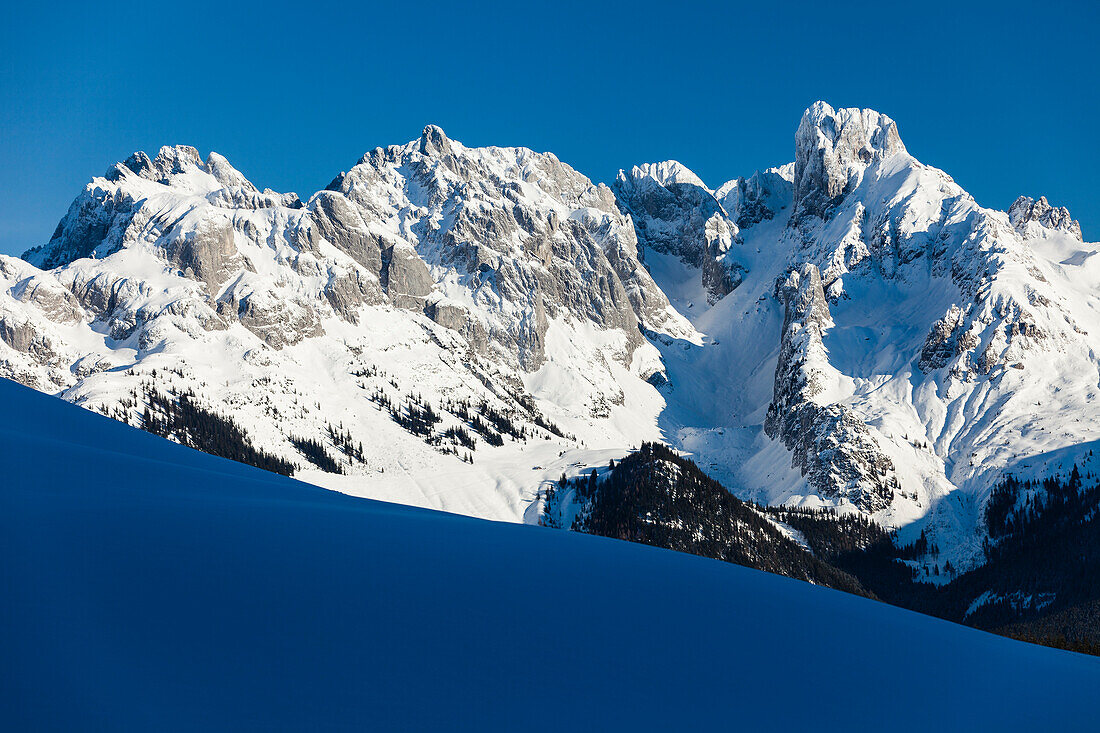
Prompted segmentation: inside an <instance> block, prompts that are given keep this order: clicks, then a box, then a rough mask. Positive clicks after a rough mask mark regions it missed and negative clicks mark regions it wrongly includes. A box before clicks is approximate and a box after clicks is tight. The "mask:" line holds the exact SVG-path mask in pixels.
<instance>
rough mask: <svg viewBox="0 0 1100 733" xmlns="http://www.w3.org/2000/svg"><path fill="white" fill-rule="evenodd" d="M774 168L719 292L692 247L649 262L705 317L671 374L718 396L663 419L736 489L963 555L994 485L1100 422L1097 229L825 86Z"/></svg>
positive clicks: (679, 301)
mask: <svg viewBox="0 0 1100 733" xmlns="http://www.w3.org/2000/svg"><path fill="white" fill-rule="evenodd" d="M781 172H789V173H790V176H789V178H786V177H784V176H783V175H782V174H781ZM758 176H759V174H758ZM754 178H756V180H757V181H759V180H760V178H758V177H754ZM748 180H749V181H752V180H753V179H752V178H750V179H748ZM770 180H771V181H772V184H771V185H770V186H769V195H770V196H771V197H772V200H774V202H775V204H778V205H775V204H772V205H769V206H768V207H767V211H768V212H771V213H772V214H773V216H774V217H775V218H767V217H766V216H765V217H756V219H757V221H756V222H753V221H751V220H749V221H745V222H743V224H742V223H739V224H738V230H739V237H738V241H737V243H736V244H735V245H734V246H733V247H732V248H731V250H730V252H729V256H730V257H732V258H734V259H736V260H737V261H738V262H740V263H742V264H743V265H744V267H745V275H744V279H743V282H742V283H741V285H740V287H738V288H737V289H736V290H734V291H733V292H732V293H730V294H729V295H727V296H726V297H725V298H724V299H723V300H721V301H720V302H718V303H717V304H716V305H714V306H713V307H711V308H709V309H707V308H703V309H700V308H698V307H695V304H696V303H697V302H698V301H697V300H695V299H693V297H692V295H691V293H690V289H689V288H686V287H685V284H686V283H689V282H690V279H689V275H688V274H686V273H683V274H681V270H682V265H679V264H678V265H676V266H670V265H668V264H666V263H659V265H658V266H656V267H653V268H652V269H653V272H654V273H655V275H656V277H657V280H658V282H659V283H660V284H661V285H662V286H663V287H666V291H667V292H669V294H670V297H671V298H672V301H673V303H674V304H675V305H677V306H680V307H682V306H684V305H685V304H686V305H690V306H692V307H690V308H685V309H684V312H685V313H687V314H688V315H689V316H690V317H691V318H692V320H693V322H694V323H695V325H696V326H697V327H698V328H699V330H700V331H701V332H703V333H704V335H705V338H704V346H703V347H701V348H699V349H697V350H696V351H697V352H698V353H693V354H688V355H684V356H680V355H677V354H675V353H673V350H671V349H666V350H665V358H666V362H667V363H668V365H669V370H668V372H669V378H670V380H671V383H672V384H673V385H676V384H678V383H679V384H683V385H688V384H700V383H701V384H706V385H707V388H706V389H705V390H704V391H705V392H706V393H707V394H708V395H723V396H726V395H728V397H729V399H728V401H724V400H719V401H718V403H719V404H720V405H722V409H715V408H709V407H707V406H703V405H700V406H698V407H697V408H695V409H686V408H687V406H688V404H687V403H684V404H680V405H676V406H670V409H669V410H668V411H667V412H666V414H665V415H664V416H663V418H664V419H665V420H666V425H667V431H668V432H669V433H670V434H672V435H674V436H675V438H674V440H675V441H676V442H678V443H679V444H680V445H682V446H683V447H685V448H687V449H689V450H692V451H694V452H696V453H697V454H698V455H699V456H700V459H701V460H700V462H701V464H702V465H704V466H709V467H710V469H711V470H712V471H714V472H716V473H718V474H719V475H720V476H721V477H722V478H723V479H725V480H726V481H727V482H728V483H730V484H731V485H732V486H736V487H739V491H741V492H744V493H745V494H746V495H748V496H753V497H756V498H759V499H763V500H766V501H769V502H791V503H800V504H802V503H808V504H811V505H816V504H818V503H826V504H830V505H839V506H842V507H845V506H846V507H853V508H855V509H857V510H860V511H864V512H867V513H870V514H872V515H873V516H875V517H876V518H878V519H879V520H880V521H882V522H883V523H885V524H887V525H889V526H894V527H900V528H902V531H901V536H902V538H903V539H906V538H907V537H908V533H911V532H917V531H919V529H921V528H924V527H925V526H927V528H928V530H929V533H930V536H932V537H934V538H935V539H936V541H937V542H938V544H939V545H940V547H941V548H951V549H950V550H949V552H948V554H949V555H950V556H952V557H953V564H955V565H956V566H959V565H962V566H965V565H966V564H968V563H969V562H973V561H974V560H975V559H976V558H977V552H978V544H977V534H976V526H977V525H978V523H979V519H980V510H981V507H982V505H983V504H984V501H985V499H986V497H987V495H988V491H989V489H990V487H991V486H992V485H993V484H994V483H995V482H996V481H997V480H998V479H999V478H1000V477H1001V476H1003V475H1004V473H1005V472H1011V471H1015V470H1018V467H1019V466H1020V465H1021V463H1023V462H1024V461H1025V460H1027V461H1028V462H1029V465H1030V466H1031V467H1032V469H1034V465H1035V464H1036V463H1041V462H1042V461H1043V458H1042V456H1043V455H1044V454H1047V453H1049V452H1051V451H1055V450H1060V449H1066V448H1068V447H1072V446H1075V445H1076V446H1081V445H1083V444H1084V443H1086V442H1088V441H1091V440H1094V439H1096V437H1097V434H1098V432H1100V422H1098V421H1097V420H1096V417H1095V415H1094V414H1093V412H1094V411H1092V410H1090V408H1089V404H1090V403H1091V401H1092V400H1093V399H1094V398H1095V397H1096V395H1097V391H1098V387H1097V383H1098V376H1100V371H1098V366H1100V364H1098V359H1097V357H1096V353H1098V352H1097V350H1098V349H1100V342H1098V341H1097V338H1098V337H1097V333H1098V329H1100V301H1098V300H1097V298H1096V296H1095V289H1094V288H1095V286H1096V284H1097V277H1096V272H1097V270H1096V267H1097V265H1096V260H1095V258H1094V255H1095V253H1096V246H1095V245H1087V244H1083V243H1082V242H1081V241H1080V239H1079V238H1077V237H1076V236H1075V234H1076V230H1075V229H1074V227H1073V226H1072V220H1071V219H1070V218H1069V215H1068V212H1063V211H1060V210H1057V209H1053V208H1052V207H1050V206H1049V205H1048V204H1046V202H1045V201H1043V200H1040V201H1039V202H1031V203H1028V202H1027V201H1024V202H1022V203H1021V202H1018V203H1017V205H1016V206H1014V207H1013V212H1012V214H1011V216H1009V215H1006V214H1005V213H1002V212H997V211H992V210H988V209H983V208H981V207H980V206H979V205H978V204H977V203H976V202H975V201H974V200H973V198H972V197H970V196H969V195H968V194H967V193H966V192H965V191H963V190H962V189H961V188H959V186H957V185H956V184H955V183H954V181H953V180H952V179H951V178H950V177H949V176H948V175H946V174H945V173H943V172H942V171H939V170H936V169H934V168H931V167H929V166H926V165H924V164H922V163H920V162H918V161H916V160H915V159H913V158H912V156H910V155H909V154H908V152H907V151H906V149H905V147H904V145H903V144H902V142H901V140H900V138H899V137H898V132H897V126H896V125H895V124H894V122H893V121H892V120H890V119H889V118H888V117H885V116H884V115H880V114H878V113H875V112H872V111H869V110H854V109H853V110H833V109H832V108H831V107H829V106H828V105H825V104H823V103H818V104H815V105H814V106H813V107H811V108H810V109H809V110H807V112H806V114H805V115H804V116H803V119H802V122H801V124H800V125H799V129H798V133H797V134H796V160H795V163H794V164H793V166H790V167H784V168H782V169H775V171H774V172H773V173H772V178H771V179H770ZM785 180H790V181H791V183H790V184H789V187H788V189H787V193H786V194H785V195H784V194H783V193H779V194H776V193H775V192H776V191H778V190H780V189H781V188H782V185H781V184H782V182H784V181H785ZM777 183H778V184H780V185H776V184H777ZM744 188H745V186H744V185H743V184H740V183H738V184H733V185H731V184H727V185H726V186H724V187H722V188H721V189H719V193H720V196H719V198H722V199H723V200H725V201H729V200H730V197H731V195H732V196H736V197H739V198H735V199H734V200H741V201H743V200H745V197H744V195H743V194H742V193H741V192H742V191H743V190H744ZM722 194H724V197H723V196H722ZM785 196H789V198H786V199H785ZM784 200H786V201H787V202H789V206H788V207H787V208H784V206H783V202H784ZM723 208H724V209H725V210H726V211H727V212H730V211H736V210H737V207H736V206H734V205H732V204H725V205H724V207H723ZM643 242H644V238H643ZM646 256H647V259H651V258H649V255H648V253H647V255H646ZM650 264H651V266H652V264H653V263H652V262H650ZM696 297H697V296H696ZM716 342H717V343H716ZM720 354H721V356H720ZM701 372H706V373H707V374H706V375H705V376H700V373H701ZM713 372H719V373H721V374H723V378H724V379H726V380H728V381H729V383H730V384H732V385H737V389H736V390H726V391H725V392H723V390H722V389H721V387H718V388H714V389H712V388H711V384H712V383H713V377H712V376H711V374H712V373H713ZM769 377H771V381H770V382H769V381H767V379H768V378H769ZM708 423H709V424H708ZM716 426H717V427H716ZM762 432H763V433H765V434H764V435H762V434H761V433H762ZM769 436H770V439H769ZM788 451H789V457H788V456H784V453H787V452H788ZM1078 452H1079V453H1083V452H1085V449H1084V448H1081V449H1080V450H1079V451H1078ZM1059 455H1062V453H1059ZM1063 458H1064V456H1063ZM778 462H790V463H791V464H792V465H793V468H794V469H795V470H794V471H793V472H786V471H784V470H782V469H781V468H779V467H777V465H776V464H777V463H778ZM940 561H941V562H942V558H941V560H940Z"/></svg>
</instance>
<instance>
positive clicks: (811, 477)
mask: <svg viewBox="0 0 1100 733" xmlns="http://www.w3.org/2000/svg"><path fill="white" fill-rule="evenodd" d="M776 297H777V298H778V299H779V301H780V303H781V304H782V306H783V334H782V336H781V342H780V343H781V346H780V350H779V359H778V361H777V363H776V368H775V388H774V391H773V397H772V402H771V404H770V405H769V406H768V414H767V418H766V419H765V421H764V430H765V432H766V433H767V434H768V436H769V437H771V438H774V439H777V440H781V441H782V442H783V444H784V445H785V446H787V448H788V449H789V450H790V451H791V460H792V463H793V465H795V466H796V467H798V469H799V470H800V471H801V472H802V475H803V476H805V477H806V479H807V481H809V483H810V485H811V486H812V487H813V488H814V490H815V491H816V492H817V493H818V494H819V495H820V496H822V497H825V498H827V499H832V500H844V501H848V502H850V503H851V504H853V505H854V506H856V507H858V508H859V509H861V510H862V511H865V512H867V513H875V512H880V511H882V510H884V509H886V508H887V507H889V506H890V503H891V502H892V501H893V499H894V491H895V490H896V489H897V488H898V481H897V478H896V477H895V475H894V464H893V462H892V461H891V460H890V459H889V458H888V457H887V456H886V455H884V454H883V452H882V450H881V449H880V448H879V446H878V444H877V443H876V442H875V439H874V437H872V435H871V433H870V432H869V431H868V430H867V427H866V425H865V424H864V423H863V421H862V420H860V419H859V418H858V417H857V416H856V415H855V414H854V413H853V412H852V410H851V408H849V407H848V406H846V405H843V404H829V403H828V402H827V401H825V404H819V402H818V400H820V399H821V398H822V397H823V393H825V392H826V382H827V381H828V380H829V375H828V373H827V372H828V370H829V369H830V366H829V362H828V355H827V354H826V350H825V346H824V343H823V340H822V337H823V335H824V332H825V331H826V330H827V329H828V328H830V327H831V326H833V320H832V317H831V316H830V314H829V303H828V301H827V300H826V298H825V291H824V290H823V289H822V287H821V275H820V273H819V272H818V270H817V267H815V266H814V265H812V264H806V265H803V266H802V267H801V269H799V270H797V271H792V272H791V273H790V274H789V275H788V276H787V278H786V280H784V281H783V282H782V283H781V284H780V285H779V286H778V288H777V293H776Z"/></svg>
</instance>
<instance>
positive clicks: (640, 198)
mask: <svg viewBox="0 0 1100 733" xmlns="http://www.w3.org/2000/svg"><path fill="white" fill-rule="evenodd" d="M613 186H614V193H615V196H616V200H617V203H618V206H619V208H620V209H621V210H622V211H623V212H624V213H628V214H630V217H631V221H632V222H633V223H634V228H635V231H636V232H637V234H638V239H639V241H640V242H641V243H642V244H643V245H645V246H646V247H649V248H651V249H653V250H655V251H657V252H661V253H664V254H671V255H675V256H677V257H679V258H680V260H681V261H682V262H684V263H685V264H687V265H691V266H692V267H697V268H699V270H700V277H701V282H702V285H703V287H704V288H705V289H706V291H707V300H708V301H709V302H710V303H712V304H713V303H716V302H717V301H718V300H720V299H721V298H723V297H725V296H726V295H728V294H729V293H731V292H732V291H733V290H734V288H736V287H737V286H738V285H739V284H740V283H741V280H742V275H743V272H744V268H743V267H742V266H741V265H739V264H738V263H737V262H736V261H735V260H734V258H732V257H730V256H728V253H729V251H730V247H731V245H732V244H733V242H734V239H735V238H736V236H737V227H736V226H734V225H732V224H731V222H730V221H729V219H728V217H727V215H726V212H725V210H723V208H722V205H721V204H720V203H719V202H718V200H717V199H715V198H714V194H713V193H712V192H711V191H710V189H708V188H707V187H706V186H705V185H704V184H703V182H702V180H700V179H699V177H698V176H696V175H695V174H694V173H693V172H691V171H690V170H688V169H687V168H686V167H684V166H683V165H681V164H680V163H677V162H676V161H674V160H669V161H664V162H662V163H647V164H645V165H641V166H634V167H633V168H632V169H631V170H630V172H629V173H628V172H626V171H619V174H618V176H617V177H616V178H615V182H614V184H613Z"/></svg>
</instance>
